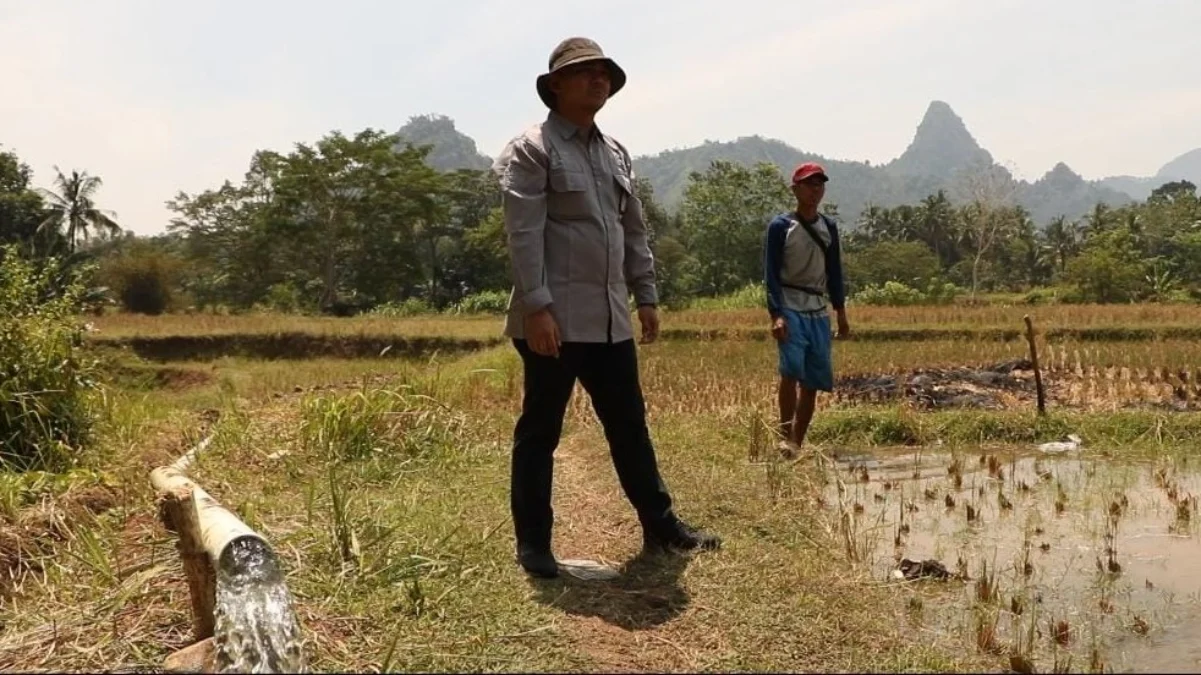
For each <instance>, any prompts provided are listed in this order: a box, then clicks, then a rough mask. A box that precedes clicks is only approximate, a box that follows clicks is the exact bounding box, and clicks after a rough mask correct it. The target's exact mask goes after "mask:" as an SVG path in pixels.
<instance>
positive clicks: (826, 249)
mask: <svg viewBox="0 0 1201 675" xmlns="http://www.w3.org/2000/svg"><path fill="white" fill-rule="evenodd" d="M817 217H818V218H821V219H822V222H824V223H825V224H826V227H827V228H828V227H830V221H828V220H827V219H826V216H825V215H823V214H820V213H819V214H817ZM789 219H790V220H792V222H794V223H797V224H799V225H800V226H801V227H803V228H805V231H806V232H808V233H809V238H810V239H812V240H813V243H815V244H817V247H818V248H819V249H820V250H821V252H822V258H823V260H824V259H825V258H827V257H829V255H830V245H829V244H827V243H826V242H824V241H822V238H821V237H820V236H818V234H817V230H815V229H813V226H812V225H810V224H809V223H806V222H805V221H803V220H801V219H800V218H794V217H792V216H791V215H790V216H789ZM781 285H782V286H784V287H785V288H795V289H796V290H798V291H804V292H806V293H808V294H809V295H814V296H818V297H821V296H824V295H825V293H824V292H822V291H821V290H819V289H816V288H811V287H809V286H795V285H792V284H781Z"/></svg>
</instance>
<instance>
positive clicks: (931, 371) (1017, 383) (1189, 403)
mask: <svg viewBox="0 0 1201 675" xmlns="http://www.w3.org/2000/svg"><path fill="white" fill-rule="evenodd" d="M1043 385H1044V393H1045V395H1046V399H1047V403H1048V405H1054V407H1057V408H1076V407H1085V406H1086V400H1088V399H1089V398H1090V396H1086V393H1087V391H1086V390H1087V389H1088V386H1087V384H1086V383H1084V382H1082V381H1081V379H1080V378H1076V377H1071V376H1067V377H1064V376H1061V375H1060V374H1058V373H1048V372H1044V373H1043ZM1143 389H1145V391H1144V390H1143ZM1194 389H1195V390H1196V391H1194ZM1124 393H1125V394H1126V396H1124V397H1120V398H1118V397H1110V396H1107V397H1104V398H1105V401H1106V405H1107V406H1108V407H1113V406H1115V405H1119V404H1120V406H1121V407H1127V408H1153V409H1157V410H1163V411H1176V412H1185V411H1192V410H1201V389H1197V387H1196V385H1195V383H1187V382H1186V383H1182V384H1176V385H1173V384H1162V385H1159V386H1156V385H1154V384H1152V385H1147V386H1144V387H1143V388H1142V389H1140V390H1139V391H1135V390H1134V389H1127V390H1125V391H1124ZM1093 394H1094V395H1095V394H1096V391H1095V387H1094V392H1093ZM834 396H835V400H837V401H840V402H844V403H895V402H897V401H905V402H907V403H908V404H910V405H912V406H913V407H915V408H917V409H920V410H942V409H980V410H1005V409H1011V408H1015V407H1032V406H1034V405H1035V402H1036V400H1037V389H1036V387H1035V384H1034V366H1033V364H1032V363H1031V361H1030V360H1029V359H1015V360H1010V361H1002V362H1000V363H996V364H993V365H990V366H985V367H982V368H973V367H967V366H963V367H952V368H918V369H914V370H910V371H907V372H904V373H900V374H886V373H885V374H856V375H847V376H843V377H841V378H839V379H838V382H837V386H836V387H835V391H834ZM1093 397H1095V396H1093Z"/></svg>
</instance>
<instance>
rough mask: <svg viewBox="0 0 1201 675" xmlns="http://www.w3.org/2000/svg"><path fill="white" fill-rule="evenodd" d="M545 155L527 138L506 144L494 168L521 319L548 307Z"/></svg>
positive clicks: (549, 297)
mask: <svg viewBox="0 0 1201 675" xmlns="http://www.w3.org/2000/svg"><path fill="white" fill-rule="evenodd" d="M546 162H547V158H546V153H545V151H544V150H543V149H542V148H539V147H537V146H536V145H535V144H534V143H533V142H531V141H530V139H529V138H527V137H526V136H524V135H523V136H519V137H517V138H515V139H513V141H511V142H510V143H509V145H507V146H506V147H505V149H504V150H503V151H502V152H501V154H500V156H499V157H497V159H496V162H495V163H494V164H493V171H495V172H496V173H497V174H498V175H499V177H500V187H501V203H502V204H503V211H504V217H505V233H506V234H507V235H508V248H509V259H510V261H511V262H512V266H513V286H514V288H515V291H516V293H515V294H514V300H515V301H516V304H517V305H518V307H519V308H520V310H521V313H522V314H524V315H529V314H533V313H534V312H537V311H538V310H540V309H542V308H544V307H546V306H547V305H549V304H551V300H552V299H551V295H550V289H548V288H547V286H546V278H545V271H546V262H545V259H544V257H543V254H544V249H545V240H544V239H543V232H544V231H545V229H546Z"/></svg>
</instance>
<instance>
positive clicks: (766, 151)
mask: <svg viewBox="0 0 1201 675" xmlns="http://www.w3.org/2000/svg"><path fill="white" fill-rule="evenodd" d="M399 135H400V136H401V138H403V139H405V140H406V141H408V142H411V143H415V144H431V145H433V150H432V152H431V154H430V156H429V159H428V160H427V161H429V163H430V165H431V166H433V167H434V168H437V169H440V170H451V169H458V168H472V169H484V168H487V167H488V165H489V164H490V160H489V158H488V157H487V156H485V155H483V154H481V153H480V152H479V151H478V150H477V149H476V144H475V141H473V140H472V139H471V138H470V137H468V136H466V135H464V134H462V133H460V132H459V131H458V130H456V129H455V126H454V121H453V120H451V119H450V118H448V117H445V116H440V115H431V116H423V117H415V118H413V119H411V120H410V121H409V122H408V123H407V124H405V126H404V127H402V128H401V129H400V131H399ZM718 159H722V160H729V161H734V162H738V163H741V164H746V165H752V164H755V163H757V162H770V163H772V164H775V165H776V166H778V167H780V169H781V170H782V171H784V172H787V171H790V170H791V169H792V168H793V167H795V166H796V165H797V164H799V163H801V162H806V161H817V162H821V163H822V164H824V165H825V167H826V170H827V171H828V172H829V173H830V177H831V179H832V180H831V182H830V188H829V190H828V191H827V192H826V199H827V201H830V202H834V203H837V204H838V211H839V214H840V216H841V218H842V220H843V221H844V222H846V223H848V224H852V223H854V222H855V221H856V220H857V219H858V217H859V215H860V213H862V211H863V210H864V209H865V208H866V207H867V206H869V205H873V204H874V205H877V206H883V207H891V206H898V205H901V204H916V203H917V202H919V201H921V200H922V199H923V198H925V197H926V196H928V195H931V194H933V193H935V192H937V191H938V190H940V189H942V190H946V191H947V193H948V196H949V197H951V198H954V196H955V185H956V183H957V181H958V179H959V176H960V175H961V173H962V172H963V171H964V170H968V169H970V168H972V167H977V166H981V165H993V166H996V163H995V162H994V160H993V157H992V155H991V154H990V153H989V152H988V151H987V150H985V149H984V148H981V147H980V145H979V144H978V143H977V142H976V140H975V138H973V137H972V134H971V132H969V131H968V129H967V126H966V125H965V124H964V122H963V120H962V119H960V117H959V116H958V115H956V114H955V111H954V110H952V109H951V106H950V105H948V104H946V103H944V102H942V101H933V102H931V103H930V106H929V108H927V110H926V114H925V115H924V116H923V117H922V120H921V122H920V123H919V124H918V126H917V130H916V132H915V134H914V137H913V141H912V142H911V143H910V144H909V147H907V148H906V149H905V152H903V153H901V155H900V156H899V157H897V158H896V159H894V160H892V161H891V162H889V163H887V164H883V165H878V166H872V165H871V164H870V163H868V162H854V161H844V160H838V159H831V158H828V157H823V156H821V155H817V154H814V153H810V152H804V151H802V150H798V149H796V148H794V147H792V146H790V145H788V144H787V143H784V142H783V141H779V140H775V139H770V138H763V137H761V136H745V137H742V138H739V139H737V140H734V141H725V142H713V141H710V142H707V143H704V144H702V145H698V146H695V147H691V148H685V149H680V150H668V151H665V152H661V153H659V154H657V155H651V156H641V157H637V158H635V159H634V171H635V172H636V173H638V174H639V175H641V176H644V177H646V178H647V179H648V180H649V181H650V183H651V185H652V187H653V188H654V191H655V196H656V198H657V199H658V200H659V201H660V202H661V203H662V204H663V205H664V206H665V207H666V208H667V209H669V210H674V209H675V208H677V207H678V206H679V204H680V201H681V200H682V199H683V196H684V189H685V187H686V186H687V184H688V176H689V175H690V174H691V173H692V172H693V171H702V172H703V171H704V170H705V169H706V168H708V166H709V164H710V163H711V162H712V161H713V160H718ZM1000 170H1001V171H1005V170H1004V169H1003V168H1000ZM1007 173H1008V172H1006V174H1007ZM1174 180H1188V181H1191V182H1193V183H1194V184H1198V185H1201V148H1198V149H1196V150H1193V151H1191V152H1188V153H1185V154H1183V155H1181V156H1180V157H1177V158H1176V159H1174V160H1172V161H1170V162H1168V163H1167V164H1165V165H1164V166H1163V168H1162V169H1160V170H1159V172H1158V173H1156V175H1155V176H1151V177H1135V176H1114V177H1110V178H1104V179H1102V180H1099V181H1088V180H1085V179H1084V178H1083V177H1081V176H1080V174H1077V173H1076V172H1075V171H1073V170H1072V169H1071V168H1069V167H1068V166H1067V165H1066V164H1064V163H1062V162H1060V163H1059V164H1056V165H1055V167H1054V168H1052V169H1051V170H1050V171H1048V172H1047V173H1046V174H1045V175H1043V176H1042V177H1041V178H1039V179H1038V180H1036V181H1034V182H1033V183H1031V182H1028V181H1024V180H1023V181H1017V190H1016V193H1015V199H1016V201H1017V202H1018V203H1020V204H1022V205H1023V206H1025V207H1026V209H1027V210H1029V211H1030V214H1031V216H1032V217H1033V218H1034V220H1035V222H1036V223H1038V224H1039V225H1045V224H1046V223H1047V222H1048V221H1050V220H1051V219H1052V218H1054V217H1056V216H1059V215H1063V216H1066V217H1067V218H1069V219H1075V218H1079V217H1081V216H1083V215H1085V214H1086V213H1088V212H1089V211H1091V210H1092V209H1093V207H1094V206H1095V205H1096V204H1097V203H1098V202H1102V203H1105V204H1108V205H1111V206H1120V205H1122V204H1126V203H1129V202H1131V201H1134V200H1143V199H1146V198H1147V196H1149V195H1150V194H1151V191H1152V190H1154V189H1155V188H1156V187H1159V186H1160V185H1162V184H1164V183H1167V182H1171V181H1174Z"/></svg>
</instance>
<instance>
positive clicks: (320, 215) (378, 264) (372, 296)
mask: <svg viewBox="0 0 1201 675" xmlns="http://www.w3.org/2000/svg"><path fill="white" fill-rule="evenodd" d="M430 150H431V148H430V147H429V146H418V147H415V146H412V145H410V144H407V143H403V142H401V141H400V139H399V137H398V136H396V135H392V134H386V133H383V132H380V131H375V130H371V129H367V130H364V131H362V132H360V133H357V134H355V135H353V136H347V135H344V134H342V133H339V132H332V133H330V134H328V135H326V136H325V137H323V138H321V139H320V140H318V141H317V142H315V143H312V144H305V143H300V144H297V145H295V146H294V148H293V149H292V150H290V151H289V152H286V153H283V152H275V151H267V150H262V151H259V152H256V153H254V155H253V156H252V158H251V160H250V163H249V167H248V169H247V171H246V173H245V175H244V176H243V177H242V180H241V181H238V182H233V181H228V180H227V181H226V182H224V183H223V184H222V185H220V186H218V187H214V188H212V189H209V190H206V191H204V192H200V193H197V194H187V193H183V192H180V193H179V194H177V195H176V196H175V197H174V198H172V199H171V200H170V201H169V202H168V207H169V208H170V210H171V212H172V214H173V217H172V219H171V222H170V223H169V224H168V225H167V228H166V232H165V233H164V234H161V235H156V236H152V237H136V236H133V235H132V234H130V233H128V232H124V233H123V232H122V231H121V230H120V227H119V226H118V224H117V222H116V221H115V219H114V218H113V217H112V216H111V214H109V213H108V212H106V211H104V210H102V209H99V208H98V207H97V205H96V201H95V200H96V192H97V191H98V189H99V188H100V187H101V185H102V183H101V182H100V179H99V178H98V177H95V176H91V175H88V174H87V173H82V172H72V173H70V174H69V175H68V174H63V173H62V172H57V173H58V175H57V176H56V177H55V179H54V189H53V190H35V189H33V188H32V187H31V174H30V172H29V170H28V167H26V166H25V165H24V164H22V163H21V162H20V160H19V158H17V157H16V156H15V155H14V154H13V153H11V152H0V242H3V243H11V244H16V245H17V247H18V249H19V250H21V251H24V252H26V253H27V254H28V255H30V256H34V257H37V256H53V255H67V256H76V257H78V256H80V255H84V256H89V257H90V259H91V260H93V261H94V262H95V263H96V273H95V274H96V283H98V284H101V285H103V286H106V287H108V288H109V289H110V292H111V293H112V295H113V297H114V298H115V299H116V300H117V301H119V303H120V304H121V305H123V306H124V307H125V308H126V309H130V310H133V311H142V312H149V313H157V312H162V311H169V310H178V309H186V308H194V309H196V310H206V309H224V310H229V311H242V310H248V309H252V308H268V309H273V310H278V311H296V312H328V313H336V314H348V313H355V312H361V311H377V312H386V311H394V312H422V311H433V310H440V311H441V310H447V309H453V308H468V309H470V308H476V309H489V310H493V311H495V310H500V309H503V306H504V301H505V299H506V295H507V290H508V287H509V275H508V264H509V263H508V256H507V252H506V249H505V235H504V227H503V220H502V217H501V212H500V193H499V188H498V185H497V181H496V179H495V177H494V176H493V175H492V174H491V173H490V172H488V171H481V170H467V169H464V170H458V171H447V172H441V171H437V170H435V169H433V168H431V167H430V166H429V165H428V163H427V161H426V159H427V157H428V154H429V152H430ZM56 171H57V170H56ZM837 179H838V177H837V176H835V180H837ZM636 190H637V192H638V194H639V196H640V197H641V199H642V201H643V204H644V212H645V214H646V218H647V221H648V225H649V226H650V228H651V246H652V248H653V250H654V253H655V256H656V259H657V271H658V275H659V281H660V294H661V297H662V299H663V302H664V303H665V304H667V305H669V306H682V305H686V304H688V303H690V302H692V301H693V300H695V299H697V298H705V297H715V296H723V295H729V294H732V293H737V292H739V291H745V290H746V289H747V288H748V287H751V286H754V285H757V284H759V283H760V279H761V278H762V251H763V248H762V246H763V235H764V231H765V227H766V224H767V222H768V221H769V220H770V219H771V217H772V216H774V215H776V214H777V213H780V212H782V211H786V210H789V209H791V208H792V206H793V201H792V196H791V193H790V191H789V190H788V188H787V185H786V183H785V180H784V177H783V176H782V175H781V173H780V171H779V169H778V168H777V167H776V166H775V165H772V164H768V163H763V164H758V165H754V166H746V165H743V164H738V163H734V162H728V161H714V162H713V163H711V165H710V166H709V167H708V169H706V170H705V171H703V172H693V173H691V174H690V176H689V179H688V184H687V188H686V190H685V194H684V198H683V201H682V203H681V206H680V208H679V209H678V210H677V211H676V212H675V213H669V212H668V211H667V210H666V209H664V208H663V207H662V206H661V204H659V203H658V202H657V201H656V199H655V195H654V194H653V191H652V190H651V188H650V185H649V183H648V182H647V181H645V180H643V179H638V180H636ZM1014 190H1015V186H1014V185H1013V184H1012V179H1010V178H1009V177H1008V174H1005V173H1004V172H998V171H996V170H994V168H993V167H983V166H982V167H980V168H979V169H976V170H972V171H967V172H964V174H963V176H962V179H961V180H960V181H959V182H958V183H957V187H956V188H955V189H954V190H952V191H950V192H947V191H939V192H937V193H935V194H932V195H930V196H928V197H926V198H925V199H923V200H922V201H921V202H920V203H918V204H912V205H902V206H897V207H893V208H881V207H877V206H869V207H868V208H866V209H865V210H864V211H863V213H862V215H861V216H860V218H859V219H858V222H855V223H844V224H843V228H844V230H845V231H846V234H844V248H845V255H844V258H845V261H846V265H847V285H848V290H849V291H850V292H851V293H852V297H853V298H855V297H857V298H859V299H860V300H861V301H864V302H870V301H879V302H895V301H900V300H903V299H905V298H908V299H910V300H913V301H938V300H940V299H946V298H949V297H953V296H954V295H958V294H964V293H966V294H976V293H985V292H998V291H1004V292H1028V293H1034V294H1039V293H1050V292H1054V293H1056V294H1057V295H1059V297H1060V298H1061V299H1063V300H1068V301H1071V300H1076V301H1082V302H1083V301H1087V302H1127V301H1196V300H1198V299H1199V298H1201V199H1199V197H1198V195H1197V190H1196V187H1195V186H1194V185H1192V184H1191V183H1188V182H1183V181H1181V182H1173V183H1167V184H1165V185H1162V186H1160V187H1159V188H1157V189H1156V190H1155V192H1154V193H1153V194H1152V195H1151V196H1150V197H1149V198H1148V199H1147V200H1146V201H1144V202H1140V203H1135V204H1131V205H1128V206H1123V207H1120V208H1110V207H1107V206H1105V205H1104V204H1098V205H1097V206H1096V207H1095V208H1094V209H1093V211H1092V212H1091V213H1090V214H1089V215H1088V216H1086V217H1084V218H1081V219H1079V220H1077V221H1069V220H1067V219H1065V218H1062V217H1061V218H1056V219H1054V220H1052V221H1051V222H1049V223H1045V224H1039V223H1035V222H1034V221H1033V219H1032V218H1031V217H1030V215H1029V213H1028V212H1026V211H1025V210H1024V209H1023V208H1022V207H1021V206H1018V205H1016V204H1015V203H1014V200H1013V199H1012V197H1013V194H1014ZM824 210H825V211H826V212H827V213H828V214H830V215H833V216H835V217H837V204H833V203H829V204H826V207H825V209H824ZM890 294H891V296H898V294H900V295H899V297H900V300H898V298H897V297H892V298H891V299H890V297H891V296H890Z"/></svg>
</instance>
